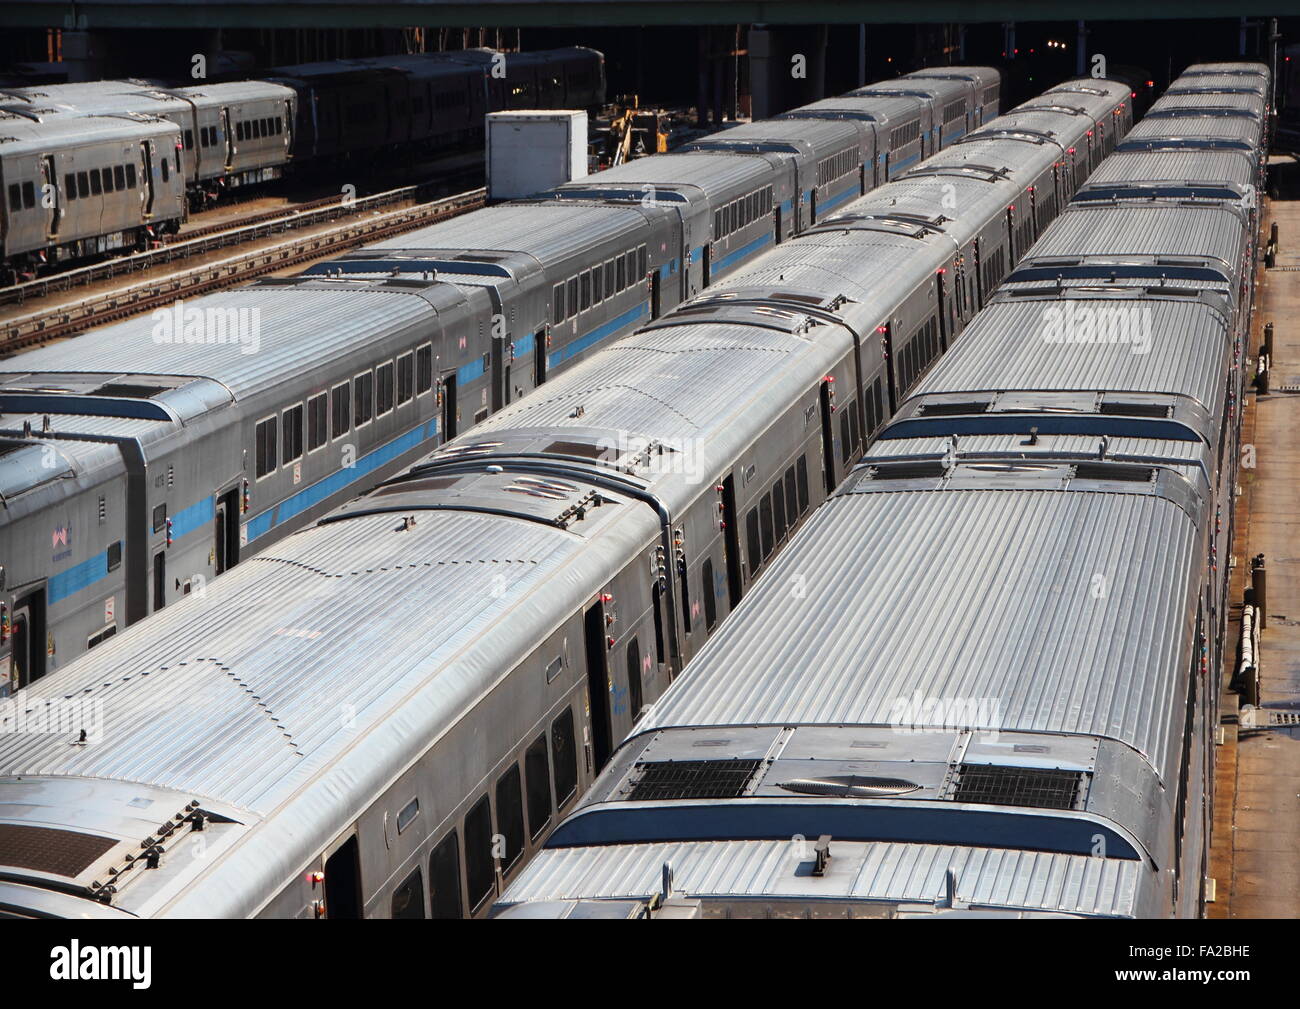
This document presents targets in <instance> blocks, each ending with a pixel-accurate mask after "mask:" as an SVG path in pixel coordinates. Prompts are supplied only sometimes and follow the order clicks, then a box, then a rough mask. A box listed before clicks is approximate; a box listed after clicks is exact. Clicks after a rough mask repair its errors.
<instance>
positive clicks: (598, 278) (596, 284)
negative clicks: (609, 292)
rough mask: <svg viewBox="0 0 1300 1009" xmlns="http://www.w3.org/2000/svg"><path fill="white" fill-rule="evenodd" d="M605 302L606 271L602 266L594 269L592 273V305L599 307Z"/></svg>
mask: <svg viewBox="0 0 1300 1009" xmlns="http://www.w3.org/2000/svg"><path fill="white" fill-rule="evenodd" d="M604 300H605V269H604V267H601V266H596V267H593V268H592V271H591V303H592V304H593V305H599V304H600V303H601V302H602V301H604Z"/></svg>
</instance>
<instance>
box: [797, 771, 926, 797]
mask: <svg viewBox="0 0 1300 1009" xmlns="http://www.w3.org/2000/svg"><path fill="white" fill-rule="evenodd" d="M780 787H781V788H784V789H785V790H786V791H787V792H798V793H800V794H801V795H829V796H835V797H837V798H841V799H881V798H888V797H890V796H894V795H906V794H907V793H908V792H915V791H916V790H917V789H918V788H920V787H921V786H920V785H918V784H917V783H916V782H915V781H908V780H906V779H905V778H876V777H864V776H862V775H856V774H836V775H831V776H828V777H825V778H795V779H794V780H792V781H782V782H781V783H780Z"/></svg>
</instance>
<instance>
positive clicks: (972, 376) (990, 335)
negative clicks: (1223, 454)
mask: <svg viewBox="0 0 1300 1009" xmlns="http://www.w3.org/2000/svg"><path fill="white" fill-rule="evenodd" d="M1004 297H1006V296H1005V295H999V298H1004ZM1085 312H1090V313H1091V315H1089V316H1088V317H1087V318H1086V319H1085V318H1084V314H1085ZM1051 313H1056V314H1057V316H1059V317H1054V316H1052V315H1051ZM1067 313H1069V314H1068V315H1067ZM1076 315H1077V318H1075V316H1076ZM1085 327H1087V331H1085ZM1074 339H1077V340H1078V341H1079V342H1071V340H1074ZM1230 353H1231V347H1230V340H1229V321H1228V320H1227V319H1226V318H1225V317H1224V315H1223V310H1222V308H1221V306H1219V305H1217V304H1207V303H1206V302H1204V301H1202V300H1200V299H1199V298H1198V297H1197V292H1195V291H1192V292H1188V294H1186V295H1183V294H1181V293H1179V294H1175V293H1173V292H1166V293H1164V294H1152V293H1150V290H1149V289H1147V288H1141V289H1132V288H1130V289H1122V290H1119V291H1101V290H1099V291H1096V293H1093V292H1090V291H1089V290H1088V289H1086V288H1083V289H1078V288H1070V287H1068V286H1067V287H1066V288H1065V289H1064V290H1062V291H1059V292H1053V293H1051V294H1047V295H1045V296H1042V297H1032V298H1025V297H1018V298H1015V299H1014V300H995V301H994V302H993V303H992V304H990V305H989V306H988V307H987V308H985V309H984V311H982V312H981V313H980V314H979V315H978V316H976V318H975V319H974V320H973V321H972V323H971V324H970V326H969V327H967V329H966V330H965V331H964V332H963V333H962V335H961V336H960V337H958V339H957V341H956V342H955V343H954V344H953V346H952V347H951V348H950V349H949V351H948V353H947V354H945V355H944V356H943V357H942V358H940V360H939V361H938V362H937V363H936V365H935V366H934V368H933V369H931V371H930V372H929V374H927V375H926V376H925V377H924V378H923V379H922V380H921V381H920V383H919V384H918V385H917V387H916V389H914V390H913V392H912V396H913V397H915V396H923V395H928V394H932V393H954V392H963V393H967V392H983V391H988V392H998V391H1008V390H1023V391H1029V390H1032V391H1051V392H1075V391H1078V392H1084V393H1087V394H1088V395H1093V394H1101V393H1138V394H1143V395H1160V394H1164V395H1171V396H1180V397H1186V398H1188V399H1190V400H1191V401H1192V402H1194V403H1195V404H1197V405H1198V406H1200V407H1202V408H1204V409H1205V410H1207V411H1210V412H1211V414H1212V415H1213V416H1215V417H1217V416H1219V410H1220V409H1221V408H1223V406H1224V402H1223V399H1224V395H1225V390H1224V384H1223V369H1224V367H1225V366H1226V365H1225V362H1226V360H1227V358H1228V355H1230ZM1216 433H1217V432H1216Z"/></svg>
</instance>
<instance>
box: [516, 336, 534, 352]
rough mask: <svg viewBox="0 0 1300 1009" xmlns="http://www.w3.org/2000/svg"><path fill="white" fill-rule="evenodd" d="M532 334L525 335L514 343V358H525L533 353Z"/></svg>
mask: <svg viewBox="0 0 1300 1009" xmlns="http://www.w3.org/2000/svg"><path fill="white" fill-rule="evenodd" d="M534 342H535V341H534V339H533V334H532V333H525V334H524V335H523V336H521V337H520V338H519V339H518V340H516V341H515V357H517V358H519V357H527V356H528V355H529V354H531V353H532V352H533V343H534Z"/></svg>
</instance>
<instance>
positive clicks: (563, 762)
mask: <svg viewBox="0 0 1300 1009" xmlns="http://www.w3.org/2000/svg"><path fill="white" fill-rule="evenodd" d="M551 756H552V758H553V759H554V760H555V805H556V808H557V809H563V808H564V804H565V803H566V802H568V801H569V800H570V799H572V798H573V794H574V792H575V791H577V788H578V750H577V747H575V746H574V744H573V709H572V708H565V709H564V711H563V712H561V714H560V716H559V717H558V718H557V719H555V721H553V722H552V723H551Z"/></svg>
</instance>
